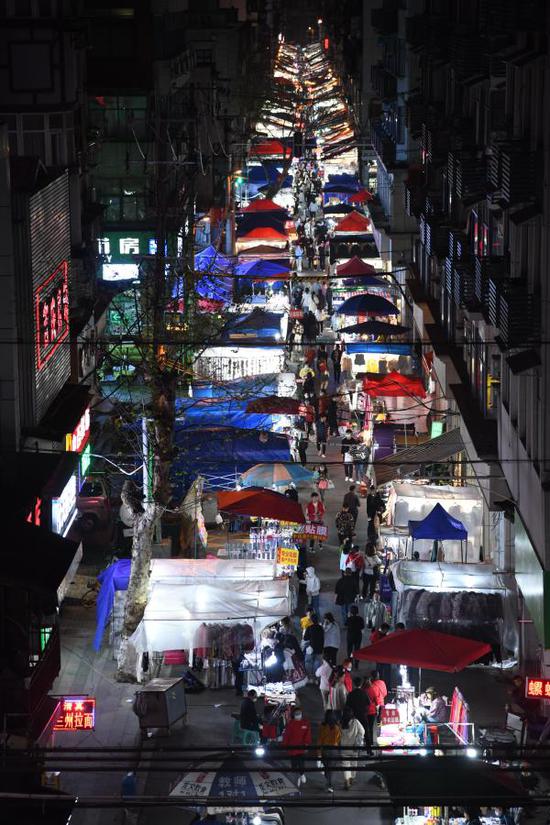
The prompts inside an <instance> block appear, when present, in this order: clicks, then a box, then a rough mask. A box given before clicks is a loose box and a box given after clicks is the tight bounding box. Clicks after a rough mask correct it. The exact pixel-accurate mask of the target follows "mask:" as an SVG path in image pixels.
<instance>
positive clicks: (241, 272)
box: [235, 258, 290, 278]
mask: <svg viewBox="0 0 550 825" xmlns="http://www.w3.org/2000/svg"><path fill="white" fill-rule="evenodd" d="M289 272H290V270H289V268H288V266H283V265H282V264H277V263H273V261H262V260H261V259H259V258H258V259H256V260H252V261H245V262H243V263H240V264H239V265H238V266H237V268H236V269H235V274H236V275H238V276H239V277H244V276H248V277H250V278H274V277H276V276H277V275H282V276H284V275H287V274H288V273H289Z"/></svg>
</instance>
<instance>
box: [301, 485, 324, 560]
mask: <svg viewBox="0 0 550 825" xmlns="http://www.w3.org/2000/svg"><path fill="white" fill-rule="evenodd" d="M324 518H325V505H324V504H323V502H322V501H321V499H320V497H319V493H312V494H311V496H310V499H309V502H308V505H307V507H306V519H307V521H308V524H314V525H317V526H319V527H322V526H323V525H324ZM315 541H316V537H315V536H313V537H312V538H311V540H310V542H309V549H310V552H312V553H314V552H315ZM322 549H323V539H322V538H319V550H322Z"/></svg>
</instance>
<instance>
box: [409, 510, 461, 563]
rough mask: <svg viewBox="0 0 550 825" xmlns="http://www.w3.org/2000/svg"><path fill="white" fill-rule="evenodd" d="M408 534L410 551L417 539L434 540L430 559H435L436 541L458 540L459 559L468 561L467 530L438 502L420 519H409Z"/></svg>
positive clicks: (436, 552)
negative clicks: (410, 540) (410, 539)
mask: <svg viewBox="0 0 550 825" xmlns="http://www.w3.org/2000/svg"><path fill="white" fill-rule="evenodd" d="M409 535H410V537H411V538H412V548H413V549H412V552H413V553H414V543H415V540H418V539H428V540H431V541H432V542H434V545H433V548H432V556H431V558H430V561H437V554H438V545H437V542H443V541H445V542H446V541H459V542H460V561H461V562H465V561H468V545H467V541H468V531H467V530H466V528H465V527H464V525H463V524H462V522H461V521H459V519H456V518H453V517H452V516H451V515H450V514H449V513H448V512H447V511H446V510H445V509H444V508H443V507H442V506H441V504H440V503H439V502H437V504H436V505H435V507H434V508H433V510H431V511H430V512H429V513H428V515H427V516H426V517H425V518H423V519H422V520H421V521H415V520H410V521H409ZM464 542H466V557H464Z"/></svg>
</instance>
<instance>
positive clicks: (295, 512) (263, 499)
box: [217, 487, 305, 524]
mask: <svg viewBox="0 0 550 825" xmlns="http://www.w3.org/2000/svg"><path fill="white" fill-rule="evenodd" d="M217 500H218V510H222V511H223V512H225V513H233V514H234V515H241V516H258V517H260V518H262V517H263V518H272V519H276V520H277V521H290V522H293V523H295V524H305V518H304V514H303V511H302V508H301V507H300V505H299V504H298V502H297V501H292V499H290V498H287V496H284V495H282V494H281V493H275V492H274V491H273V490H265V489H264V488H263V487H247V488H246V489H245V490H230V491H229V492H221V493H218V494H217Z"/></svg>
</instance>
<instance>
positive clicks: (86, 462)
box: [80, 443, 92, 482]
mask: <svg viewBox="0 0 550 825" xmlns="http://www.w3.org/2000/svg"><path fill="white" fill-rule="evenodd" d="M91 463H92V447H91V444H89V443H88V444H86V446H85V447H84V449H83V450H82V454H81V456H80V480H81V482H82V481H83V480H84V476H85V475H86V474H87V472H88V470H89V469H90V464H91Z"/></svg>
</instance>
